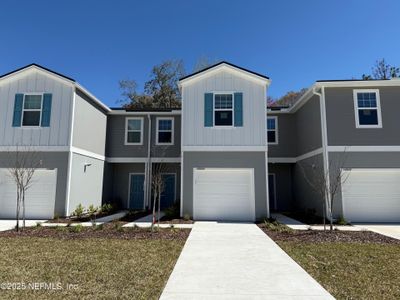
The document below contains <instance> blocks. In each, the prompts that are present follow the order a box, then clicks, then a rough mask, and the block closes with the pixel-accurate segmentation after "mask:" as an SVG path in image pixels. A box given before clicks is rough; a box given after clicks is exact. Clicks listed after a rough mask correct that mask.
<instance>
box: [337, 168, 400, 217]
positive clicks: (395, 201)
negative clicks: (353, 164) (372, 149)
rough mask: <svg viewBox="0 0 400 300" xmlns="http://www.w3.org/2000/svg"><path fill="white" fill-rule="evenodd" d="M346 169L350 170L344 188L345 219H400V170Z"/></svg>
mask: <svg viewBox="0 0 400 300" xmlns="http://www.w3.org/2000/svg"><path fill="white" fill-rule="evenodd" d="M346 172H350V173H349V175H348V178H347V180H346V182H345V183H344V185H343V187H342V197H343V210H344V217H345V218H346V220H349V221H352V222H400V170H399V169H352V170H351V171H346ZM345 176H346V175H345ZM345 178H346V177H345Z"/></svg>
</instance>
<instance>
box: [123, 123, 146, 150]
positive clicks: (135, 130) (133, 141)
mask: <svg viewBox="0 0 400 300" xmlns="http://www.w3.org/2000/svg"><path fill="white" fill-rule="evenodd" d="M142 144H143V118H126V130H125V145H142Z"/></svg>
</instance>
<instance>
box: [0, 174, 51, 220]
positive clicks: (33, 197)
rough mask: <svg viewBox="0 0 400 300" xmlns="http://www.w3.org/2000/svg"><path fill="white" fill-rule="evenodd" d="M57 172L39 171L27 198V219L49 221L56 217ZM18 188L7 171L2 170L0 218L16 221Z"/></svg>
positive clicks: (0, 176)
mask: <svg viewBox="0 0 400 300" xmlns="http://www.w3.org/2000/svg"><path fill="white" fill-rule="evenodd" d="M56 182H57V171H56V170H44V169H38V170H36V171H35V174H34V176H33V178H32V186H31V187H30V188H29V189H28V190H27V193H26V196H25V210H26V211H25V215H26V218H27V219H49V218H52V217H53V215H54V204H55V194H56ZM16 195H17V191H16V187H15V183H14V181H13V180H12V178H11V177H10V175H9V172H8V170H7V169H0V218H2V219H14V218H15V215H16Z"/></svg>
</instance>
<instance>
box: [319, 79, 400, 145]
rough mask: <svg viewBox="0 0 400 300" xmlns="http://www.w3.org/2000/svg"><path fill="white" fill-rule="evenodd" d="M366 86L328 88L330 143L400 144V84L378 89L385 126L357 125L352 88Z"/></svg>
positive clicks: (327, 112) (326, 91) (326, 89)
mask: <svg viewBox="0 0 400 300" xmlns="http://www.w3.org/2000/svg"><path fill="white" fill-rule="evenodd" d="M354 89H363V88H353V87H341V88H325V101H326V119H327V131H328V145H330V146H334V145H338V146H347V145H359V146H363V145H385V146H394V145H400V134H399V128H400V127H399V111H400V87H398V86H396V87H368V88H367V89H379V94H380V101H381V111H382V125H383V127H382V128H356V120H355V112H354V99H353V90H354Z"/></svg>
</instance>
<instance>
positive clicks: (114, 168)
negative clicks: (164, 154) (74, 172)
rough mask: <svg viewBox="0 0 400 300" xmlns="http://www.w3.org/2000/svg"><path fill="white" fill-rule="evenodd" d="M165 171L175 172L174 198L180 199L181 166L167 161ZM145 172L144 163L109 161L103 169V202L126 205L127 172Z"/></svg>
mask: <svg viewBox="0 0 400 300" xmlns="http://www.w3.org/2000/svg"><path fill="white" fill-rule="evenodd" d="M164 171H165V172H166V173H173V174H175V185H176V187H175V198H176V199H180V189H181V175H180V172H181V167H180V164H177V163H168V164H166V167H165V169H164ZM144 172H145V164H144V163H113V164H111V163H109V164H107V166H106V169H105V174H106V175H105V178H107V179H105V181H106V180H107V181H108V182H107V183H106V182H105V188H104V191H105V193H106V194H105V195H104V198H103V201H104V202H107V203H114V204H116V205H118V206H119V207H121V208H127V207H128V197H129V174H130V173H142V174H144Z"/></svg>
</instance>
